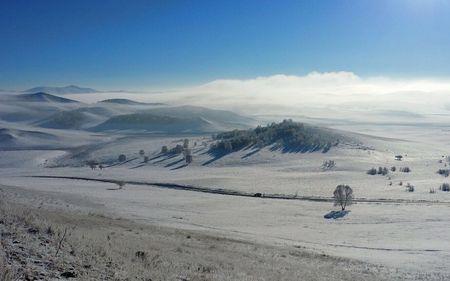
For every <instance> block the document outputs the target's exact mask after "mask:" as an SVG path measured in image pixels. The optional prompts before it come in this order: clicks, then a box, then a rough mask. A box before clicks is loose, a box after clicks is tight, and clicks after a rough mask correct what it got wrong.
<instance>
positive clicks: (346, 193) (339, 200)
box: [333, 184, 353, 211]
mask: <svg viewBox="0 0 450 281" xmlns="http://www.w3.org/2000/svg"><path fill="white" fill-rule="evenodd" d="M333 195H334V205H335V206H341V209H342V211H344V210H345V207H347V206H348V205H351V204H352V203H353V202H352V201H353V190H352V188H351V187H350V186H348V185H344V184H340V185H338V186H336V189H335V190H334V193H333Z"/></svg>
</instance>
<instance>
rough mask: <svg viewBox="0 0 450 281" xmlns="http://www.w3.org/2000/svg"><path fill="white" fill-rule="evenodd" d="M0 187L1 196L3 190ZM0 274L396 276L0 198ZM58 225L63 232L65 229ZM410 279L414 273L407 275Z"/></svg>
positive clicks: (288, 250)
mask: <svg viewBox="0 0 450 281" xmlns="http://www.w3.org/2000/svg"><path fill="white" fill-rule="evenodd" d="M9 191H10V190H8V191H5V190H0V195H1V197H0V198H3V199H4V198H8V197H7V196H5V195H6V192H9ZM0 215H1V219H0V231H1V248H0V250H1V251H0V255H1V256H0V280H5V281H9V280H54V279H59V278H62V279H64V278H68V277H71V276H75V279H73V280H396V279H403V278H405V279H406V278H409V277H411V276H409V277H408V276H405V275H402V274H401V273H399V272H395V273H393V272H394V271H389V270H387V269H386V268H383V267H378V266H373V265H368V264H364V263H360V262H356V261H351V260H347V259H339V258H334V257H329V256H325V255H319V254H312V253H310V252H307V251H305V250H303V249H300V248H295V247H271V246H265V245H259V244H253V243H249V242H243V241H237V240H231V239H225V238H220V237H213V236H210V235H206V234H203V233H200V232H194V231H184V230H177V229H172V228H165V227H157V226H151V225H141V224H138V223H134V222H130V221H127V220H122V219H112V218H107V217H105V216H101V215H98V214H82V213H74V212H70V213H69V212H65V211H57V212H55V211H54V210H53V211H51V210H46V209H45V208H43V207H41V208H39V207H29V206H27V207H26V206H24V205H21V204H18V203H17V202H12V201H11V198H8V200H1V201H0ZM64 233H66V234H65V235H64ZM413 279H414V278H413Z"/></svg>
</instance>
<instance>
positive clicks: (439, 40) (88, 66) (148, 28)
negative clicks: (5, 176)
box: [0, 0, 450, 89]
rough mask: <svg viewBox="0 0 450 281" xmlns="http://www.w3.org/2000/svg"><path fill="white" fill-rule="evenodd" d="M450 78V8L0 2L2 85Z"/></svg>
mask: <svg viewBox="0 0 450 281" xmlns="http://www.w3.org/2000/svg"><path fill="white" fill-rule="evenodd" d="M313 70H317V71H338V70H346V71H353V72H355V73H357V74H358V75H361V76H375V75H385V76H394V77H398V76H401V77H424V76H425V77H430V76H431V77H448V76H449V75H450V1H445V0H390V1H383V0H370V1H364V0H355V1H345V0H342V1H318V0H314V1H313V0H311V1H263V0H255V1H169V0H161V1H149V0H148V1H138V0H133V1H113V0H109V1H95V0H89V1H81V0H77V1H75V0H74V1H61V0H55V1H44V0H41V1H21V0H10V1H6V0H4V1H0V88H4V89H5V88H6V89H22V88H27V87H31V86H36V85H65V84H77V85H81V86H90V87H98V88H100V89H118V88H121V89H127V88H130V89H142V88H158V87H159V88H164V87H169V88H170V87H177V86H180V85H192V84H198V83H202V82H207V81H210V80H214V79H217V78H250V77H255V76H262V75H272V74H278V73H283V74H293V75H303V74H305V73H308V72H310V71H313Z"/></svg>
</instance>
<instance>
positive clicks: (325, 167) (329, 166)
mask: <svg viewBox="0 0 450 281" xmlns="http://www.w3.org/2000/svg"><path fill="white" fill-rule="evenodd" d="M335 166H336V163H335V162H334V160H326V161H323V163H322V170H331V169H333V168H334V167H335Z"/></svg>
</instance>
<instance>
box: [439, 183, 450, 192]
mask: <svg viewBox="0 0 450 281" xmlns="http://www.w3.org/2000/svg"><path fill="white" fill-rule="evenodd" d="M439 189H440V190H442V191H446V192H449V191H450V184H448V183H443V184H441V186H440V187H439Z"/></svg>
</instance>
